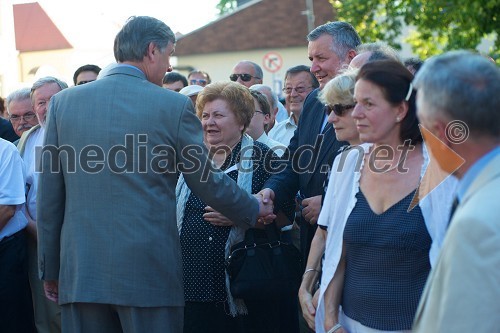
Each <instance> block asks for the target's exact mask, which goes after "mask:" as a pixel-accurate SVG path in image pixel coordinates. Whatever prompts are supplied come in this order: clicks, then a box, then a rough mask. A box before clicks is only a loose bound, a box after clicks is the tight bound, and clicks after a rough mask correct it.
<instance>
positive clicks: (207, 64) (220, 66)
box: [174, 43, 311, 95]
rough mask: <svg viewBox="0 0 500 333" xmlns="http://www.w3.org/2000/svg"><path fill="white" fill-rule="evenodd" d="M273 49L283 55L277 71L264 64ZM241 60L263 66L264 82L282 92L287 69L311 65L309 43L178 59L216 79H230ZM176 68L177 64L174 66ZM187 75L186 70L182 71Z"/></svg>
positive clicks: (277, 91) (279, 92) (180, 62)
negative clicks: (264, 59) (265, 56)
mask: <svg viewBox="0 0 500 333" xmlns="http://www.w3.org/2000/svg"><path fill="white" fill-rule="evenodd" d="M270 51H273V52H277V53H278V54H279V55H281V58H282V59H283V65H282V66H281V69H280V70H278V71H277V72H276V73H271V72H269V71H267V70H266V69H265V68H264V66H263V58H264V55H265V54H267V53H268V52H270ZM241 60H250V61H253V62H255V63H257V64H259V65H260V66H261V67H262V70H263V71H264V84H266V85H268V86H271V87H273V88H274V90H275V92H276V93H277V94H278V95H279V94H281V90H280V89H281V87H282V83H283V80H284V77H285V73H286V70H287V69H288V68H290V67H293V66H297V65H307V66H310V64H311V62H310V61H309V59H308V57H307V44H306V43H304V47H296V48H290V49H262V50H256V51H245V52H234V53H233V52H231V53H214V54H208V55H207V54H205V55H194V56H179V57H177V59H176V62H177V66H191V67H194V68H196V69H199V70H203V71H206V72H207V73H208V74H209V75H210V77H211V78H212V82H215V81H229V75H230V74H231V70H232V69H233V67H234V65H236V63H238V62H239V61H241ZM174 69H175V66H174ZM180 72H181V73H182V74H184V75H187V74H188V73H187V72H185V71H180Z"/></svg>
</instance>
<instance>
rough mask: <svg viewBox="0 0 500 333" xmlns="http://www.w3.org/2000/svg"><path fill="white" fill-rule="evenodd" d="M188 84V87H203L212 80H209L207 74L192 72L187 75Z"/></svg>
mask: <svg viewBox="0 0 500 333" xmlns="http://www.w3.org/2000/svg"><path fill="white" fill-rule="evenodd" d="M188 82H189V85H190V86H192V85H198V86H202V87H204V86H206V85H207V84H209V83H210V82H212V80H211V79H210V75H208V73H207V72H204V71H199V70H194V71H191V72H190V73H189V74H188Z"/></svg>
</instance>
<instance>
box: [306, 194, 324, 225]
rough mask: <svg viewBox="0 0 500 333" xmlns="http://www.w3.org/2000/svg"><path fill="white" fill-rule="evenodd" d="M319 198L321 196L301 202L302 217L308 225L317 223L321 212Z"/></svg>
mask: <svg viewBox="0 0 500 333" xmlns="http://www.w3.org/2000/svg"><path fill="white" fill-rule="evenodd" d="M321 198H322V196H321V195H317V196H315V197H310V198H305V199H304V200H302V207H303V208H302V217H304V219H305V220H306V221H307V222H309V223H310V224H316V223H317V222H318V217H319V212H320V211H321Z"/></svg>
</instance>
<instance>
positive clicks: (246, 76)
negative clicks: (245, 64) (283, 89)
mask: <svg viewBox="0 0 500 333" xmlns="http://www.w3.org/2000/svg"><path fill="white" fill-rule="evenodd" d="M238 77H239V78H240V79H241V81H243V82H248V81H250V80H251V79H252V78H253V77H254V78H256V79H260V77H257V76H253V75H250V74H231V75H229V79H230V80H231V81H237V80H238Z"/></svg>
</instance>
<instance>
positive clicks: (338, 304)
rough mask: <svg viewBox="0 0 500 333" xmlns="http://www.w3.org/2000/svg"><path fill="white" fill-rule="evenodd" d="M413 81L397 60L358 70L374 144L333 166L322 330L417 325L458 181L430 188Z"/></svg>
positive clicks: (358, 119) (362, 123)
mask: <svg viewBox="0 0 500 333" xmlns="http://www.w3.org/2000/svg"><path fill="white" fill-rule="evenodd" d="M412 79H413V75H412V74H411V73H410V72H409V71H408V70H407V69H406V68H405V67H404V66H403V65H402V64H401V63H399V62H396V61H393V60H381V61H374V62H370V63H367V64H365V65H364V66H363V67H362V68H361V69H360V70H359V72H358V74H357V77H356V84H355V88H354V100H355V102H356V103H355V107H354V109H353V111H352V113H351V116H352V118H353V119H354V121H355V123H356V128H357V130H358V132H359V137H360V140H361V141H362V142H365V143H369V144H363V145H360V146H358V147H356V149H351V150H349V151H348V152H347V153H344V154H342V156H341V157H340V159H337V161H336V162H337V163H335V164H334V165H333V168H332V172H331V177H330V180H329V184H328V189H327V193H326V195H325V201H324V205H323V207H324V208H323V210H322V211H321V215H320V218H319V221H318V224H322V225H325V226H328V236H327V239H326V246H325V259H324V262H323V272H322V277H321V285H320V295H319V300H318V307H317V310H316V318H315V319H316V331H317V332H329V333H331V332H337V333H345V332H409V331H410V330H411V326H412V322H413V318H414V315H415V311H416V308H417V305H418V301H419V299H420V296H421V293H422V290H423V287H424V284H425V281H426V279H427V276H428V274H429V271H430V268H431V265H432V264H433V263H434V261H435V259H436V256H437V252H438V250H439V247H440V245H441V241H442V238H443V235H444V230H445V228H446V224H447V222H448V215H449V208H450V207H451V203H452V193H453V189H454V187H455V185H456V180H454V179H452V178H451V177H449V178H448V179H446V180H445V181H444V182H443V184H441V185H439V186H438V187H436V188H434V189H433V191H431V192H430V193H429V191H424V190H423V189H424V187H423V186H422V177H423V175H424V172H425V171H426V169H430V168H428V166H429V159H428V155H427V151H426V148H425V146H424V145H423V140H422V136H421V134H420V130H419V127H418V120H417V117H416V108H415V93H414V91H413V88H412V84H411V81H412ZM341 109H342V108H339V107H337V111H338V112H340V111H341ZM334 110H335V108H334Z"/></svg>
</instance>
